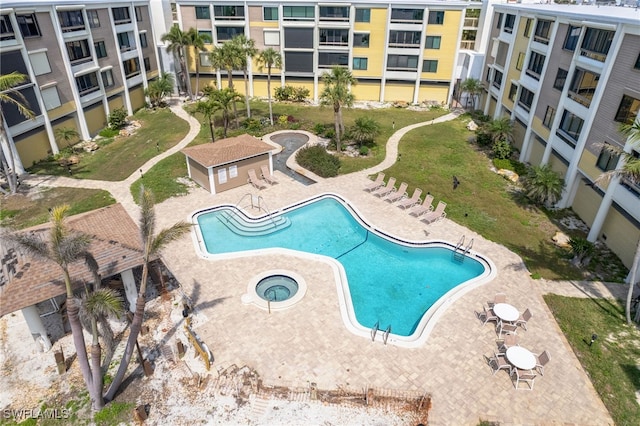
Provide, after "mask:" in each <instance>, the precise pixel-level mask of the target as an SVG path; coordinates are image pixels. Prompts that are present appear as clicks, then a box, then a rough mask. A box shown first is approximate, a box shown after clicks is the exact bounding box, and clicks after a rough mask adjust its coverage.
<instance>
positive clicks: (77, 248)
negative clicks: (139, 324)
mask: <svg viewBox="0 0 640 426" xmlns="http://www.w3.org/2000/svg"><path fill="white" fill-rule="evenodd" d="M68 211H69V206H68V205H62V206H58V207H54V208H52V209H51V213H50V220H51V228H50V229H49V239H48V241H45V240H43V239H41V238H40V235H39V234H33V233H13V234H7V235H6V237H5V238H7V239H8V240H9V241H11V242H13V243H14V244H16V245H17V246H19V247H20V248H22V249H23V250H24V251H25V252H27V253H29V254H30V255H32V256H33V257H35V258H37V259H42V260H46V261H52V262H55V263H56V264H57V265H58V266H60V269H62V274H63V277H64V284H65V288H66V291H67V315H68V318H69V325H70V326H71V334H72V336H73V343H74V346H75V349H76V356H77V358H78V364H79V365H80V371H81V372H82V376H83V378H84V381H85V384H86V386H87V390H88V391H89V396H90V397H91V401H92V407H93V409H94V410H99V409H101V408H102V407H104V399H103V398H102V373H101V371H100V368H99V367H100V361H99V357H100V350H99V348H96V347H93V346H92V348H91V353H92V359H94V366H95V358H96V356H97V357H98V371H95V368H94V371H93V372H92V368H91V366H90V365H89V359H88V358H87V347H86V344H85V341H84V335H83V334H82V323H81V321H80V317H79V311H80V305H79V304H78V301H77V299H76V298H75V297H74V295H73V287H72V285H71V277H70V275H69V266H70V265H71V264H72V263H75V262H78V261H82V260H86V259H87V258H90V255H89V253H88V250H89V245H90V243H91V238H90V237H89V235H86V234H83V233H80V232H75V231H72V230H70V229H69V228H68V226H67V224H66V216H67V212H68Z"/></svg>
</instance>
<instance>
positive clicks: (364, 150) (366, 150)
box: [360, 145, 369, 155]
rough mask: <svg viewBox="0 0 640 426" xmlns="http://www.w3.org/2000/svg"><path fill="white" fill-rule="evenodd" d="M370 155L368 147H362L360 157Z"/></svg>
mask: <svg viewBox="0 0 640 426" xmlns="http://www.w3.org/2000/svg"><path fill="white" fill-rule="evenodd" d="M367 154H369V148H368V147H366V146H365V145H362V146H361V147H360V155H367Z"/></svg>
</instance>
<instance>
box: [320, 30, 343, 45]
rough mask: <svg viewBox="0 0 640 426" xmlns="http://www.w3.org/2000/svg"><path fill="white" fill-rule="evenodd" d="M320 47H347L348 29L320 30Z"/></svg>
mask: <svg viewBox="0 0 640 426" xmlns="http://www.w3.org/2000/svg"><path fill="white" fill-rule="evenodd" d="M319 37H320V40H319V42H320V46H348V45H349V30H348V29H343V30H340V29H320V31H319Z"/></svg>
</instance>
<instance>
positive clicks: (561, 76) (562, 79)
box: [553, 68, 569, 91]
mask: <svg viewBox="0 0 640 426" xmlns="http://www.w3.org/2000/svg"><path fill="white" fill-rule="evenodd" d="M567 74H569V72H568V71H567V70H563V69H562V68H558V73H557V74H556V80H555V81H554V82H553V88H554V89H558V90H560V91H562V89H564V85H565V83H566V82H567Z"/></svg>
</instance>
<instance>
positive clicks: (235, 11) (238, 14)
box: [213, 6, 244, 20]
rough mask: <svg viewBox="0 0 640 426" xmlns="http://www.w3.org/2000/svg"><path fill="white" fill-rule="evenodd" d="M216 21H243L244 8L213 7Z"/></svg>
mask: <svg viewBox="0 0 640 426" xmlns="http://www.w3.org/2000/svg"><path fill="white" fill-rule="evenodd" d="M213 16H215V18H216V19H227V20H228V19H244V6H213Z"/></svg>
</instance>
